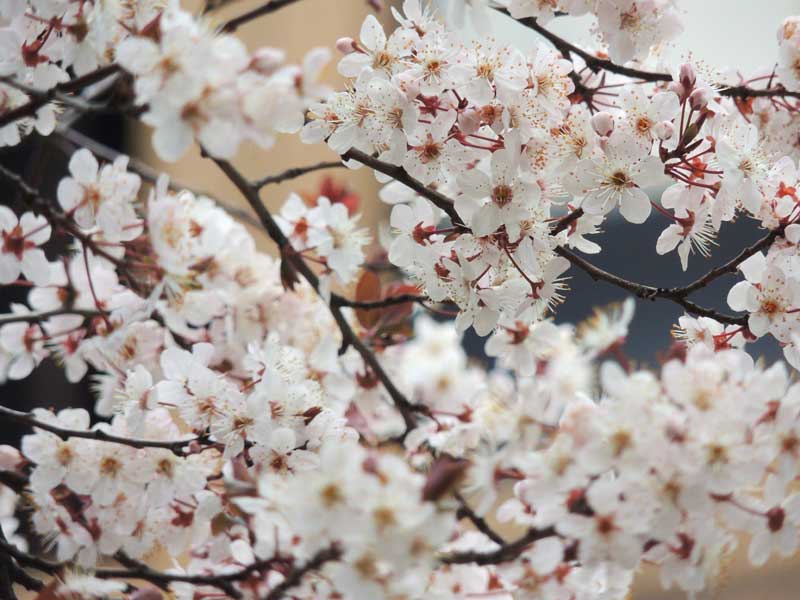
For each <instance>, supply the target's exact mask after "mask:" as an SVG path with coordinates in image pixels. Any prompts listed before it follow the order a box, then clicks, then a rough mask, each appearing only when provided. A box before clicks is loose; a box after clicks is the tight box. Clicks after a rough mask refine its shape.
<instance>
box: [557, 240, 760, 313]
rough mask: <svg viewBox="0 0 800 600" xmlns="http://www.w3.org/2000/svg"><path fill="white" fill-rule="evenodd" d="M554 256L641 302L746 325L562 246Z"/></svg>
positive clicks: (678, 290) (682, 294)
mask: <svg viewBox="0 0 800 600" xmlns="http://www.w3.org/2000/svg"><path fill="white" fill-rule="evenodd" d="M555 252H556V254H558V255H559V256H563V257H564V258H566V259H567V260H568V261H569V262H571V263H572V264H573V265H574V266H576V267H578V268H579V269H581V270H583V271H585V272H586V273H588V274H589V276H590V277H591V278H592V279H594V280H595V281H598V280H602V281H606V282H608V283H610V284H612V285H615V286H617V287H620V288H622V289H624V290H627V291H629V292H630V293H631V294H633V295H634V296H637V297H639V298H642V299H643V300H655V299H656V298H666V299H668V300H672V301H673V302H676V303H677V304H680V305H681V306H682V307H683V308H684V309H686V311H687V312H689V313H691V314H695V315H700V316H702V317H711V318H712V319H716V320H717V321H719V322H720V323H729V324H731V325H745V326H746V325H747V316H732V315H726V314H724V313H721V312H719V311H716V310H713V309H711V308H705V307H703V306H700V305H699V304H696V303H695V302H692V301H691V300H689V299H687V298H686V295H687V294H688V292H684V291H682V289H681V288H658V287H654V286H652V285H646V284H643V283H637V282H635V281H629V280H627V279H624V278H622V277H620V276H618V275H614V274H613V273H609V272H608V271H604V270H603V269H601V268H600V267H597V266H595V265H593V264H592V263H590V262H589V261H588V260H586V259H585V258H583V257H581V256H578V255H577V254H574V253H572V252H571V251H569V250H567V249H566V248H564V247H563V246H559V247H557V248H556V249H555Z"/></svg>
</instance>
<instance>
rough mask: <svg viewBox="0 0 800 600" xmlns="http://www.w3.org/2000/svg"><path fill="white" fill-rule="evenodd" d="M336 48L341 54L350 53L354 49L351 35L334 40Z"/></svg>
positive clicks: (354, 45)
mask: <svg viewBox="0 0 800 600" xmlns="http://www.w3.org/2000/svg"><path fill="white" fill-rule="evenodd" d="M336 49H337V50H338V51H339V52H341V53H342V54H351V53H352V52H355V50H356V41H355V40H354V39H353V38H351V37H341V38H339V39H338V40H336Z"/></svg>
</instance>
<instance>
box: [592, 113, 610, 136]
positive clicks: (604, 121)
mask: <svg viewBox="0 0 800 600" xmlns="http://www.w3.org/2000/svg"><path fill="white" fill-rule="evenodd" d="M591 122H592V127H593V128H594V130H595V132H597V135H599V136H600V137H608V136H610V135H611V132H612V131H614V117H613V116H611V114H610V113H607V112H605V111H600V112H598V113H595V114H594V115H592V119H591Z"/></svg>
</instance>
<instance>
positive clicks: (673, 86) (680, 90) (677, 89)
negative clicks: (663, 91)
mask: <svg viewBox="0 0 800 600" xmlns="http://www.w3.org/2000/svg"><path fill="white" fill-rule="evenodd" d="M667 89H668V90H669V91H670V92H674V93H675V94H676V95H677V96H678V98H680V99H681V100H683V99H684V98H685V97H686V88H685V87H683V86H682V85H681V84H680V83H678V82H677V81H670V82H669V83H668V84H667Z"/></svg>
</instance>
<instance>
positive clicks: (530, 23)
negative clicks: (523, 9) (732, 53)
mask: <svg viewBox="0 0 800 600" xmlns="http://www.w3.org/2000/svg"><path fill="white" fill-rule="evenodd" d="M495 10H497V11H498V12H501V13H503V14H506V15H510V13H509V12H508V9H506V8H499V7H496V8H495ZM516 20H517V21H519V22H520V23H521V24H522V25H524V26H525V27H528V28H529V29H532V30H533V31H535V32H536V33H538V34H539V35H541V36H542V37H543V38H545V39H546V40H547V41H549V42H550V43H551V44H553V46H554V47H555V48H556V50H558V51H559V52H561V53H562V54H564V55H565V56H569V55H571V54H575V55H576V56H579V57H580V58H581V59H582V60H583V62H584V63H586V66H587V67H589V69H591V70H592V71H594V72H595V73H597V72H598V71H608V72H610V73H616V74H617V75H625V76H626V77H631V78H634V79H639V80H641V81H647V82H659V81H674V77H673V76H672V75H670V74H669V73H658V72H655V71H644V70H642V69H635V68H632V67H626V66H624V65H619V64H617V63H615V62H613V61H611V60H609V59H607V58H599V57H597V56H594V55H593V54H591V53H589V52H586V50H583V49H581V48H579V47H578V46H576V45H574V44H572V43H570V42H569V41H567V40H565V39H564V38H562V37H560V36H558V35H556V34H555V33H553V32H552V31H550V30H549V29H545V28H544V27H542V26H541V25H539V23H538V21H537V20H536V19H535V18H534V17H524V18H522V19H516ZM718 87H719V88H720V89H719V90H718V91H717V93H718V94H719V95H720V96H730V97H733V98H756V97H759V98H765V97H786V98H800V92H792V91H789V90H787V89H785V88H783V87H782V86H776V87H771V88H768V89H760V90H759V89H754V88H751V87H749V86H746V85H737V86H728V85H724V84H720V85H719V86H718Z"/></svg>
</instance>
